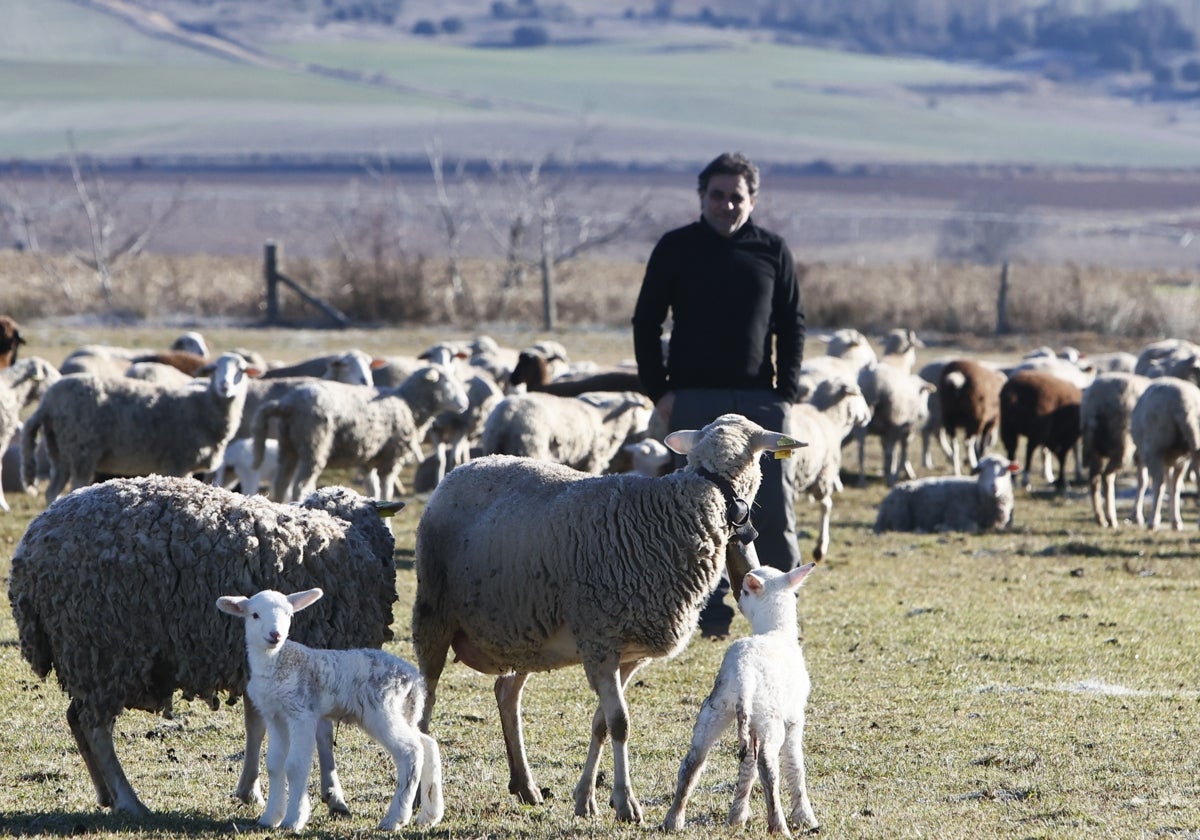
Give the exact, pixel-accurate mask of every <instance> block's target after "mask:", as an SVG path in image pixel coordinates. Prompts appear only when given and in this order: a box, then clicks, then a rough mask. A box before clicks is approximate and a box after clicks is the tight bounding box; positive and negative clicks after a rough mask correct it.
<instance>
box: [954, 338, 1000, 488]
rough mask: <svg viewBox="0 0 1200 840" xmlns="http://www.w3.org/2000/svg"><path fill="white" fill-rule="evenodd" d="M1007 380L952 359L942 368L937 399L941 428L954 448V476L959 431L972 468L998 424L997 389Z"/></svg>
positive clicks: (957, 472) (959, 462) (982, 366)
mask: <svg viewBox="0 0 1200 840" xmlns="http://www.w3.org/2000/svg"><path fill="white" fill-rule="evenodd" d="M1006 380H1007V377H1006V376H1005V375H1004V374H1003V373H1001V372H1000V371H998V370H996V369H994V368H991V367H988V366H987V365H985V364H982V363H980V362H976V361H972V360H971V359H954V360H952V361H950V362H947V363H946V364H945V365H944V366H943V367H942V372H941V374H940V375H939V376H938V380H937V397H938V401H939V406H940V409H941V412H942V428H943V429H944V430H945V432H946V436H947V437H949V439H950V441H951V443H952V446H953V454H952V455H951V462H952V463H953V465H954V474H955V475H962V460H961V458H960V453H959V443H958V430H959V429H962V430H963V436H964V438H965V439H966V444H967V460H968V461H969V462H970V464H971V469H975V467H976V466H977V465H978V464H979V459H980V458H982V457H983V455H984V453H985V452H987V449H988V446H989V444H990V442H991V441H992V440H993V439H994V438H995V434H996V429H997V427H998V426H999V423H1000V389H1001V388H1002V387H1004V383H1005V381H1006Z"/></svg>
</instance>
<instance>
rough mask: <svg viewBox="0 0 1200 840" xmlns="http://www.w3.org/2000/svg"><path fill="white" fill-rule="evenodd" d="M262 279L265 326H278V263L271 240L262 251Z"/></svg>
mask: <svg viewBox="0 0 1200 840" xmlns="http://www.w3.org/2000/svg"><path fill="white" fill-rule="evenodd" d="M263 277H264V278H265V279H266V281H267V326H269V327H274V326H276V325H278V324H279V262H278V258H277V250H276V246H275V243H274V242H272V241H271V240H267V244H266V247H265V248H264V249H263Z"/></svg>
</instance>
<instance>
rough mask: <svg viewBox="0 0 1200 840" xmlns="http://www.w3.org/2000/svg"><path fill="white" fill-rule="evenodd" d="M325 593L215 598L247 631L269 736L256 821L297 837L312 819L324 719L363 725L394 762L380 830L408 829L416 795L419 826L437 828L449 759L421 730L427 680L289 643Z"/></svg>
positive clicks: (255, 689)
mask: <svg viewBox="0 0 1200 840" xmlns="http://www.w3.org/2000/svg"><path fill="white" fill-rule="evenodd" d="M324 594H325V593H324V592H322V591H321V589H319V588H316V589H308V590H305V591H304V592H295V593H293V594H291V595H284V594H283V593H281V592H276V591H275V590H272V589H267V590H264V591H262V592H258V593H256V594H255V595H253V596H251V597H249V598H247V597H244V596H241V595H226V596H222V597H221V598H218V599H217V609H219V610H221V611H222V612H226V613H229V614H230V615H235V616H237V617H238V618H240V619H242V621H243V624H244V625H245V634H246V658H247V659H248V661H249V663H250V682H249V683H248V684H247V685H246V697H247V698H249V700H250V701H252V702H253V703H254V706H255V708H257V709H258V710H259V712H260V713H261V714H262V716H263V718H265V719H266V721H267V729H268V731H269V733H270V736H269V737H270V742H269V746H268V750H267V775H268V778H269V782H270V783H269V787H268V792H269V794H270V798H269V799H268V800H267V805H266V809H265V810H264V811H263V815H262V818H261V819H259V821H258V822H259V825H264V826H271V827H275V826H280V827H282V828H286V829H290V830H292V831H299V830H300V829H302V828H304V826H305V825H306V824H307V823H308V817H309V805H308V773H309V770H310V769H311V767H312V754H313V749H314V748H315V747H316V732H317V727H318V726H319V725H320V724H321V722H322V721H323V720H324V721H331V720H332V721H338V722H339V723H340V722H342V721H346V722H349V723H353V724H356V725H357V726H359V727H360V728H362V730H363V731H364V732H366V733H367V734H368V735H370V736H371V738H372V739H373V740H374V741H375V743H377V744H379V745H380V746H382V747H383V748H384V749H386V750H387V751H388V752H389V753H390V754H391V756H392V760H393V761H394V762H395V763H396V793H395V794H394V795H393V796H392V803H391V806H390V807H389V808H388V811H387V814H386V815H384V818H383V819H382V820H381V821H380V823H379V828H380V829H381V830H383V831H395V830H396V829H397V828H399V827H400V826H402V825H406V824H407V823H408V821H409V819H410V818H411V816H412V808H413V801H414V800H415V799H416V796H417V793H418V792H420V794H421V812H420V814H419V815H418V816H417V824H418V825H430V826H432V825H436V824H437V823H438V822H440V821H441V819H442V812H443V804H442V763H441V757H440V754H439V752H438V745H437V741H435V740H433V739H432V738H430V737H429V736H428V735H425V734H423V733H421V732H420V731H419V730H418V729H417V717H418V715H420V713H421V707H422V706H423V705H424V702H425V684H424V682H423V681H422V680H421V675H420V674H419V673H417V669H416V668H414V667H413V666H412V665H410V664H409V663H407V662H405V661H404V660H403V659H400V658H399V657H398V656H393V655H392V654H390V653H385V652H384V651H382V650H375V649H374V648H355V649H353V650H324V649H318V648H311V647H308V646H306V645H302V644H300V643H299V642H297V641H294V640H293V639H290V638H288V634H289V632H290V631H291V629H292V615H293V614H294V613H295V612H297V611H299V610H302V609H304V608H305V607H308V606H309V605H311V604H313V603H314V602H315V601H317V600H319V599H320V598H321V596H322V595H324Z"/></svg>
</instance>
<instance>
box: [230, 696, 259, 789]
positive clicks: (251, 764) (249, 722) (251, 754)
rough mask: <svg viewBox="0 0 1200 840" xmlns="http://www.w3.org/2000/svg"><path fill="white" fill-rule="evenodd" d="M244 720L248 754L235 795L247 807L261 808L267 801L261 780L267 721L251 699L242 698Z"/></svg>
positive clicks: (243, 761) (244, 760) (244, 759)
mask: <svg viewBox="0 0 1200 840" xmlns="http://www.w3.org/2000/svg"><path fill="white" fill-rule="evenodd" d="M242 720H243V722H244V723H245V727H246V754H245V756H243V758H242V775H241V776H240V777H239V778H238V783H237V788H236V789H235V790H234V795H235V796H236V797H237V798H238V799H240V800H241V801H242V802H245V803H246V804H247V805H257V806H258V807H259V808H261V807H262V806H263V805H264V804H266V801H265V800H264V799H263V795H262V783H261V781H260V780H259V756H260V754H261V753H262V743H263V737H264V736H265V735H266V732H267V724H266V721H264V720H263V718H262V715H260V714H259V713H258V709H256V708H255V707H254V704H253V703H251V702H250V698H249V697H243V698H242Z"/></svg>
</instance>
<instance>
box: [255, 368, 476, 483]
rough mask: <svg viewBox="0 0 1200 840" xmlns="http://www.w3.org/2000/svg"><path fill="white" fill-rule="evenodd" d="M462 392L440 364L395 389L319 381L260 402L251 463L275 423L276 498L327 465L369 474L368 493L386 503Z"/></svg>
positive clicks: (462, 404)
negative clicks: (431, 426)
mask: <svg viewBox="0 0 1200 840" xmlns="http://www.w3.org/2000/svg"><path fill="white" fill-rule="evenodd" d="M467 406H468V402H467V394H466V391H465V390H464V389H463V386H462V383H460V382H459V381H458V380H457V379H456V378H455V377H454V376H452V375H451V374H450V373H449V371H447V370H446V369H445V368H444V367H442V366H440V365H428V366H426V367H424V368H421V369H420V370H418V371H417V372H416V373H414V374H413V375H412V376H410V377H409V378H408V379H406V380H405V381H404V383H403V384H402V385H400V386H399V387H398V388H382V389H375V388H363V387H361V386H358V385H346V384H344V383H341V382H327V381H324V380H318V381H315V382H313V383H311V384H308V385H303V386H300V387H298V388H295V389H293V390H292V391H290V392H289V393H287V394H286V395H285V396H283V397H281V398H280V399H278V400H273V401H270V402H266V403H263V405H262V406H261V407H260V408H259V409H258V412H257V413H256V414H255V416H254V427H253V433H254V464H255V466H256V467H257V466H259V465H260V464H261V461H262V458H261V453H262V452H263V447H264V445H265V441H266V437H267V425H268V423H270V422H271V421H272V420H275V421H277V422H278V423H279V469H278V470H277V472H276V473H275V482H274V484H273V486H272V489H271V498H273V499H275V500H276V501H288V500H292V499H298V498H300V497H302V496H304V495H307V494H308V493H310V492H312V490H313V489H314V488H315V487H316V485H317V479H318V478H320V476H321V473H322V472H323V471H324V470H325V469H326V468H338V467H363V468H365V469H368V470H370V471H371V472H370V473H369V475H368V483H369V485H370V486H369V488H368V492H369V494H370V495H372V496H376V497H380V498H384V499H390V498H391V497H392V491H393V488H394V487H395V486H396V484H397V481H398V479H399V475H400V468H401V467H402V466H404V464H405V462H406V461H407V460H408V457H409V456H410V455H412V456H415V458H416V461H417V463H420V462H421V459H422V454H421V450H420V440H421V439H422V438H423V437H424V436H425V430H426V429H427V427H428V425H429V423H430V422H432V420H433V418H434V417H435V416H437V415H438V414H439V413H441V412H443V411H465V410H466V409H467Z"/></svg>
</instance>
